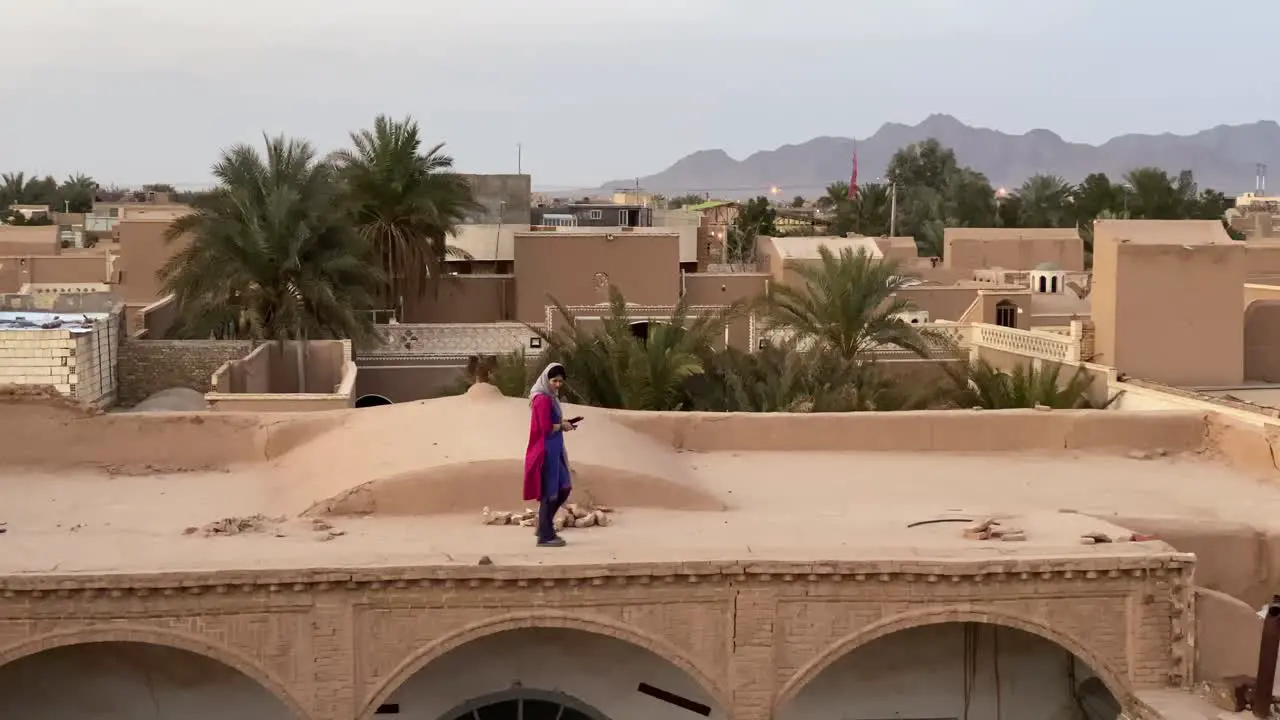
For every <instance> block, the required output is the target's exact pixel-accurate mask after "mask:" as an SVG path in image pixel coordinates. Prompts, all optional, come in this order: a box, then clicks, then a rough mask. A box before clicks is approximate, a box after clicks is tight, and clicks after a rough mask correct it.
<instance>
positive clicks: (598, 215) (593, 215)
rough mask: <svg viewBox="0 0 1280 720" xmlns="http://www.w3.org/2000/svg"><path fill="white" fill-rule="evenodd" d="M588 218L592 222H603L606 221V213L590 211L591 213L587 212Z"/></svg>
mask: <svg viewBox="0 0 1280 720" xmlns="http://www.w3.org/2000/svg"><path fill="white" fill-rule="evenodd" d="M587 218H588V219H590V220H603V219H604V211H603V210H589V211H588V212H587Z"/></svg>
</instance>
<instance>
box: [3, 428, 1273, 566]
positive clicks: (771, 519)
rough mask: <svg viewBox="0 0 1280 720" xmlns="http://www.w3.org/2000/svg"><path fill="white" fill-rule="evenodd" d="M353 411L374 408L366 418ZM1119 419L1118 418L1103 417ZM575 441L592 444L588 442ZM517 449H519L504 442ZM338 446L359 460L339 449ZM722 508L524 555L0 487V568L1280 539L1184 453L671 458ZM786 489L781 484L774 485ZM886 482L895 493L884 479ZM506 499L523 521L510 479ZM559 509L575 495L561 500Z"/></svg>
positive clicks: (155, 495) (257, 486)
mask: <svg viewBox="0 0 1280 720" xmlns="http://www.w3.org/2000/svg"><path fill="white" fill-rule="evenodd" d="M379 410H380V409H379ZM356 412H378V410H364V411H356ZM1116 412H1119V411H1116ZM580 435H581V436H582V437H581V438H577V437H575V441H576V442H577V444H579V445H581V444H583V443H586V442H590V439H589V435H588V433H587V432H585V431H584V432H582V433H580ZM515 442H517V443H518V442H520V440H519V439H517V440H516V441H515ZM352 452H353V453H354V452H363V451H362V450H359V449H357V448H354V447H353V448H352ZM684 456H685V457H686V459H687V462H688V463H689V465H690V466H691V467H692V468H693V470H694V472H695V473H696V475H697V476H698V477H699V478H700V479H701V480H702V481H703V482H704V483H705V486H706V487H708V488H710V489H711V490H713V491H715V492H717V493H719V494H720V495H721V496H722V497H724V498H726V499H728V500H729V501H730V502H731V503H732V505H731V507H730V509H728V510H723V511H675V510H660V509H639V508H619V509H617V511H616V512H615V513H613V514H612V515H611V517H612V518H613V523H612V524H611V525H610V526H609V527H604V528H590V529H570V530H566V531H565V533H564V536H565V538H566V540H567V541H568V543H569V544H568V546H567V547H565V548H561V549H554V550H551V549H538V548H535V547H534V538H533V531H532V529H531V528H527V527H519V526H487V525H484V524H482V521H481V508H479V507H477V508H475V510H474V512H469V513H466V514H461V515H433V516H412V517H408V516H406V517H395V516H380V515H378V514H372V515H369V516H365V517H358V516H339V517H329V518H326V520H325V522H327V523H329V524H331V525H332V526H333V528H335V529H336V530H339V531H341V532H342V533H343V534H342V535H341V536H338V537H334V538H332V540H331V541H328V542H321V539H322V538H324V537H325V536H326V535H327V534H328V533H327V532H325V531H316V530H315V529H314V526H313V524H312V521H311V520H309V519H307V518H299V517H296V514H297V512H298V509H299V508H298V506H297V505H296V504H290V503H288V502H283V501H282V500H281V497H283V496H284V495H287V494H288V493H287V492H285V491H284V490H283V489H282V488H283V487H284V486H285V485H288V484H291V483H293V484H296V483H297V482H298V478H297V477H294V476H292V475H288V474H284V473H280V472H272V471H271V470H270V469H269V468H263V467H257V468H252V469H246V470H244V471H236V472H231V473H226V472H210V473H172V474H165V473H159V474H151V475H125V474H122V475H115V476H109V475H107V474H105V473H101V472H90V471H84V472H72V473H68V472H65V471H63V472H58V473H49V474H33V473H24V472H21V471H17V472H15V471H13V470H8V471H6V472H4V473H2V474H0V475H2V476H0V508H4V514H3V519H4V520H5V521H7V522H8V532H7V533H6V534H5V535H4V536H3V538H2V540H3V542H4V547H5V552H4V553H2V554H0V574H24V575H25V574H31V573H51V572H57V573H59V574H75V573H107V572H153V571H154V572H163V571H195V570H202V571H204V570H219V569H244V570H254V569H261V570H265V569H305V568H316V567H330V568H332V567H349V568H375V567H392V566H406V565H414V566H424V565H425V566H435V565H439V566H466V565H470V566H474V565H476V564H477V562H478V560H479V558H480V557H481V556H486V555H487V556H488V557H489V558H490V559H491V560H492V561H493V563H495V564H496V565H501V566H567V565H581V564H593V563H657V562H681V561H685V562H698V561H724V562H753V561H755V562H768V561H808V562H821V561H830V562H857V561H868V562H872V561H884V560H913V561H919V562H935V561H936V562H960V563H963V562H981V561H996V560H1000V561H1004V560H1009V561H1018V560H1027V561H1034V560H1037V559H1042V560H1050V559H1053V560H1058V559H1065V560H1074V561H1081V562H1088V561H1097V562H1099V563H1102V562H1109V561H1111V560H1113V559H1115V558H1132V559H1141V558H1144V557H1156V556H1160V555H1165V554H1167V553H1169V552H1170V551H1171V548H1170V547H1169V546H1168V545H1166V544H1165V543H1163V542H1117V543H1109V544H1098V545H1085V544H1082V543H1081V541H1080V536H1081V535H1082V534H1084V533H1092V532H1101V533H1105V534H1108V535H1110V536H1113V537H1114V536H1117V535H1121V534H1123V533H1125V532H1126V531H1125V530H1124V529H1122V528H1121V527H1119V526H1117V525H1115V524H1113V523H1112V522H1111V521H1109V520H1108V518H1115V517H1116V516H1122V517H1135V518H1173V519H1181V520H1198V519H1199V520H1205V521H1209V522H1213V521H1220V520H1224V519H1229V520H1231V521H1233V522H1239V523H1253V524H1255V525H1257V526H1258V527H1267V528H1280V488H1277V487H1274V486H1268V485H1264V484H1261V483H1258V482H1256V481H1255V480H1253V479H1252V478H1249V477H1247V476H1244V475H1240V474H1237V473H1235V472H1233V471H1231V470H1229V469H1228V468H1226V467H1225V466H1222V465H1218V464H1215V463H1213V462H1210V461H1206V460H1203V459H1200V458H1198V457H1195V456H1186V457H1170V458H1164V459H1155V460H1147V461H1138V460H1132V459H1129V458H1126V457H1122V456H1104V455H1090V454H1064V455H1056V456H1036V455H1021V454H980V453H975V454H948V453H911V454H899V453H881V452H868V453H823V452H818V453H812V452H754V453H752V452H746V453H740V452H732V453H730V452H725V453H686V454H685V455H684ZM783 478H785V480H783ZM889 478H892V481H888V479H889ZM511 482H512V488H511V497H512V501H511V502H510V503H509V505H508V506H506V507H495V508H493V509H494V510H522V509H524V508H525V506H526V505H530V504H528V503H523V502H520V501H519V500H518V497H519V495H518V488H516V487H515V486H514V484H515V483H516V482H518V480H512V481H511ZM571 501H573V499H571ZM255 514H262V515H265V516H268V517H272V516H286V517H287V518H289V519H286V520H284V521H283V522H280V523H269V524H268V525H267V526H265V527H263V528H261V529H260V530H259V531H256V532H246V533H242V534H239V535H235V536H213V537H206V536H204V535H203V534H202V533H199V532H197V533H193V534H190V535H184V530H185V529H186V528H188V527H191V528H198V527H201V526H204V525H205V524H206V523H210V522H213V521H216V520H219V519H221V518H230V517H247V516H252V515H255ZM989 516H997V517H1001V516H1006V517H1005V519H1004V520H1003V522H1004V523H1005V525H1006V526H1010V527H1017V528H1021V529H1023V530H1024V531H1025V532H1026V541H1024V542H1001V541H979V540H967V539H964V537H963V529H964V528H965V527H966V525H967V524H968V523H966V522H940V523H932V524H927V525H922V526H918V527H908V526H909V524H911V523H915V522H919V521H925V520H938V519H944V518H985V517H989Z"/></svg>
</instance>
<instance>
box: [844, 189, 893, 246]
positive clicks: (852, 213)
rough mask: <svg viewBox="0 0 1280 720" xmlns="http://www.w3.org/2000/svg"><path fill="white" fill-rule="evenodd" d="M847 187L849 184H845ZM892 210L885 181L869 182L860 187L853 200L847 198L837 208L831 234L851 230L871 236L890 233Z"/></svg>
mask: <svg viewBox="0 0 1280 720" xmlns="http://www.w3.org/2000/svg"><path fill="white" fill-rule="evenodd" d="M845 187H846V188H847V187H848V186H847V185H845ZM890 212H891V198H890V189H889V186H888V185H885V184H883V183H867V184H866V185H862V186H860V187H859V188H858V192H857V193H855V194H854V196H853V199H852V200H845V201H844V202H843V203H842V204H841V205H840V206H839V207H838V208H837V209H836V220H835V222H834V223H833V224H832V226H831V234H833V235H837V236H841V237H843V236H844V235H847V234H848V233H850V232H856V233H858V234H859V235H866V236H869V237H883V236H885V235H888V234H889V225H890V222H889V213H890Z"/></svg>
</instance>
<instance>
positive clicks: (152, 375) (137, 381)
mask: <svg viewBox="0 0 1280 720" xmlns="http://www.w3.org/2000/svg"><path fill="white" fill-rule="evenodd" d="M252 351H253V342H252V341H250V340H125V341H124V343H123V344H122V345H121V346H120V363H119V365H118V366H117V372H118V373H119V378H120V391H119V399H118V402H119V404H120V405H125V406H131V405H136V404H138V403H140V402H142V401H143V400H145V399H147V396H148V395H151V394H152V393H155V392H159V391H160V390H166V389H168V388H173V387H185V388H191V389H192V390H195V391H197V392H201V393H207V392H209V390H210V389H211V388H210V384H209V383H210V378H211V377H212V376H213V373H214V372H215V371H217V369H218V368H219V367H221V366H222V364H223V363H225V362H228V361H231V360H239V359H240V358H242V357H244V356H245V355H248V354H249V353H250V352H252Z"/></svg>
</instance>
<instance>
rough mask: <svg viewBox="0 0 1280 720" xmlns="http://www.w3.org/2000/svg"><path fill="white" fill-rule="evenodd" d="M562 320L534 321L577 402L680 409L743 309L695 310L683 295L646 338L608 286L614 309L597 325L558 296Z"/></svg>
mask: <svg viewBox="0 0 1280 720" xmlns="http://www.w3.org/2000/svg"><path fill="white" fill-rule="evenodd" d="M552 303H553V305H554V306H555V308H556V312H557V313H558V314H559V316H560V319H561V322H559V323H557V324H558V326H559V327H558V328H557V329H556V330H554V331H552V330H550V329H544V328H541V327H536V326H530V330H532V331H533V332H535V333H537V334H538V335H539V336H540V337H542V339H543V341H544V342H545V343H546V346H547V351H546V358H545V359H547V360H552V361H556V362H559V363H562V364H563V365H564V366H565V370H566V371H567V373H568V376H569V379H568V382H567V383H566V387H567V388H568V395H569V397H570V398H572V399H573V400H575V401H577V402H581V403H584V404H588V405H595V406H597V407H608V408H623V409H627V410H679V409H681V408H684V407H686V406H687V405H688V404H689V397H688V393H687V391H686V383H687V381H688V380H689V379H690V378H692V377H694V376H696V375H701V374H702V373H703V372H704V371H705V369H706V368H705V364H704V358H706V357H708V356H709V355H710V353H711V352H712V348H713V347H714V346H715V344H716V341H717V339H720V338H723V337H724V328H725V326H726V324H727V323H728V322H729V321H730V320H731V319H732V318H734V317H736V316H737V315H738V314H739V313H740V312H741V306H739V305H731V306H730V307H729V308H727V309H726V310H724V311H722V312H718V313H712V314H706V315H691V314H690V313H689V305H688V302H687V301H686V300H685V299H684V298H681V299H680V301H679V302H677V303H676V305H675V307H674V308H673V309H672V311H671V316H670V317H669V318H667V319H665V320H663V321H662V322H658V323H650V324H649V326H648V333H647V335H646V336H645V337H643V338H641V337H638V336H637V335H636V333H635V328H634V325H635V321H634V320H633V319H632V318H631V315H630V313H629V311H628V309H627V302H626V299H625V298H624V297H623V295H622V293H621V291H619V290H618V289H617V288H616V287H610V289H609V308H608V312H607V314H606V315H605V317H604V318H603V320H602V322H601V324H600V325H599V326H597V327H593V328H588V327H586V326H584V325H583V324H582V323H581V322H579V321H578V319H577V318H575V317H574V315H573V313H572V312H570V311H569V309H568V308H566V307H565V306H564V305H562V304H561V303H560V302H558V301H556V300H555V299H554V298H553V299H552Z"/></svg>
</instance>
